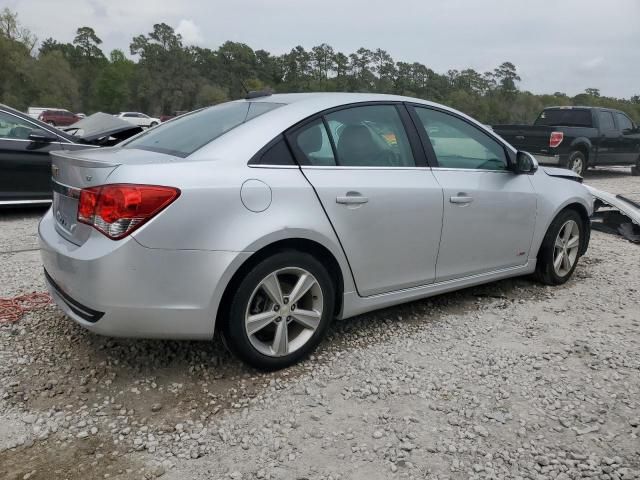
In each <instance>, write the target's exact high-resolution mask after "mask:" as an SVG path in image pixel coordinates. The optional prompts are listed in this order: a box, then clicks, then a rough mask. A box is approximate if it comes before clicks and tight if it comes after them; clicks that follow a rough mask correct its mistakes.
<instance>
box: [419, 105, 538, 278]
mask: <svg viewBox="0 0 640 480" xmlns="http://www.w3.org/2000/svg"><path fill="white" fill-rule="evenodd" d="M414 118H415V119H416V123H417V124H418V127H421V126H422V127H423V128H424V130H423V131H422V132H421V134H422V135H423V138H424V139H425V144H426V147H427V148H428V149H429V147H431V148H432V153H433V155H434V157H435V160H436V161H437V167H434V168H433V173H434V175H435V178H436V179H437V181H438V183H439V184H440V186H441V187H442V189H443V192H444V218H443V222H442V225H443V226H442V240H441V242H440V251H439V255H438V263H437V267H436V280H437V281H438V282H441V281H447V280H451V279H456V278H462V277H467V276H471V275H477V274H482V273H488V272H493V271H497V270H502V269H505V268H509V267H517V266H522V265H525V264H526V263H527V260H528V258H529V254H530V249H531V241H532V239H533V231H534V227H535V220H536V194H535V192H534V190H533V186H532V184H531V181H530V179H529V176H528V175H516V174H515V173H513V172H511V171H510V170H508V168H507V167H508V163H507V156H506V152H505V149H504V146H503V145H502V144H501V143H500V142H498V141H497V140H496V139H494V138H493V137H491V136H490V135H489V134H487V133H486V132H484V131H482V130H481V129H480V128H478V127H477V126H475V125H474V124H472V123H470V122H468V121H467V120H465V119H463V118H461V117H457V116H454V115H453V114H450V113H448V112H444V111H440V110H436V109H431V108H423V107H418V106H416V107H415V117H414ZM427 142H428V143H427Z"/></svg>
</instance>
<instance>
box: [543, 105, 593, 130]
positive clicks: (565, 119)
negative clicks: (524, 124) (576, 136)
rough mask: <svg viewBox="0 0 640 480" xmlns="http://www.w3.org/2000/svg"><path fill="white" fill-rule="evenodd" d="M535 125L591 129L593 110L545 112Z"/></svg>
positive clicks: (571, 109)
mask: <svg viewBox="0 0 640 480" xmlns="http://www.w3.org/2000/svg"><path fill="white" fill-rule="evenodd" d="M534 125H548V126H551V127H556V126H560V127H590V126H591V110H580V109H576V108H570V109H569V108H567V109H560V108H558V109H549V110H543V111H542V113H541V114H540V116H539V117H538V118H537V119H536V121H535V122H534Z"/></svg>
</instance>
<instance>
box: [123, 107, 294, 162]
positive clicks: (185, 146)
mask: <svg viewBox="0 0 640 480" xmlns="http://www.w3.org/2000/svg"><path fill="white" fill-rule="evenodd" d="M282 105H283V104H282V103H269V102H228V103H222V104H220V105H216V106H215V107H209V108H204V109H202V110H197V111H195V112H193V113H189V114H186V115H183V116H181V117H178V118H176V119H174V120H172V121H170V122H167V123H165V124H163V125H160V126H158V127H156V128H153V129H150V130H148V131H147V132H146V133H143V134H141V135H139V136H137V137H136V138H135V139H133V140H131V141H130V142H128V143H126V144H124V145H123V148H137V149H140V150H150V151H152V152H158V153H167V154H169V155H175V156H177V157H183V158H184V157H187V156H189V155H191V154H192V153H193V152H195V151H196V150H198V149H199V148H201V147H203V146H205V145H206V144H207V143H209V142H211V141H212V140H215V139H216V138H218V137H219V136H221V135H224V134H225V133H227V132H228V131H229V130H231V129H232V128H235V127H237V126H238V125H241V124H243V123H245V122H248V121H249V120H251V119H253V118H256V117H257V116H259V115H262V114H263V113H266V112H268V111H270V110H273V109H275V108H278V107H281V106H282Z"/></svg>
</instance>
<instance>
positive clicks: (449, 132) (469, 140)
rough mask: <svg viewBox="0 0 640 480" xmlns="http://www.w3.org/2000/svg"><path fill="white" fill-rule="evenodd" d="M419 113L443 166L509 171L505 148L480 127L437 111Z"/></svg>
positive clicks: (427, 110)
mask: <svg viewBox="0 0 640 480" xmlns="http://www.w3.org/2000/svg"><path fill="white" fill-rule="evenodd" d="M416 113H417V114H418V118H419V119H420V122H421V123H422V126H423V127H424V129H425V132H426V133H427V135H428V137H429V141H430V142H431V145H432V146H433V150H434V152H435V154H436V158H437V160H438V165H439V166H440V167H444V168H470V169H480V170H506V169H507V156H506V154H505V151H504V148H503V147H502V145H501V144H500V143H498V142H497V141H496V140H494V139H493V138H491V137H489V136H488V135H487V134H485V133H484V132H482V131H481V130H480V129H478V128H477V127H475V126H473V125H471V124H470V123H467V122H465V121H464V120H461V119H459V118H457V117H454V116H453V115H449V114H448V113H443V112H439V111H437V110H431V109H428V108H416Z"/></svg>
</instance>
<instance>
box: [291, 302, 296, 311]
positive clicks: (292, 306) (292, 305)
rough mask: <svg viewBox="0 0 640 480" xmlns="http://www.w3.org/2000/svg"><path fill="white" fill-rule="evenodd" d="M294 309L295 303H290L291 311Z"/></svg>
mask: <svg viewBox="0 0 640 480" xmlns="http://www.w3.org/2000/svg"><path fill="white" fill-rule="evenodd" d="M295 309H296V304H295V303H292V304H291V311H292V312H293V311H294V310H295Z"/></svg>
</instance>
